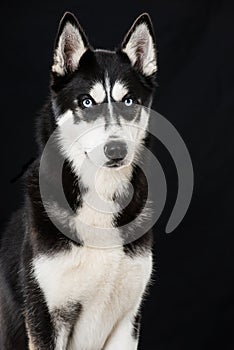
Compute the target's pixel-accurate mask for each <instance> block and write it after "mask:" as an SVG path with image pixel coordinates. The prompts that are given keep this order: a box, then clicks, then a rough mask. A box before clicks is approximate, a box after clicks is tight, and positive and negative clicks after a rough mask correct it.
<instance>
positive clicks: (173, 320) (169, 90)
mask: <svg viewBox="0 0 234 350" xmlns="http://www.w3.org/2000/svg"><path fill="white" fill-rule="evenodd" d="M65 10H70V11H73V12H74V13H75V14H76V15H77V17H78V18H79V20H80V22H81V24H82V25H83V26H84V27H85V30H86V33H87V34H88V36H89V39H90V42H91V43H92V44H93V45H94V46H95V47H99V48H114V47H115V46H116V45H118V44H119V43H120V41H121V40H122V38H123V36H124V34H125V32H126V31H127V30H128V28H129V26H130V25H131V23H132V21H133V20H134V19H135V17H136V16H137V15H139V14H140V13H141V12H143V11H148V12H149V13H150V15H151V17H152V20H153V23H154V26H155V32H156V38H157V49H158V61H159V73H158V79H157V81H158V84H159V86H158V88H157V91H156V98H155V103H154V108H155V109H156V110H157V111H158V112H159V113H161V114H162V115H163V116H165V117H166V118H167V119H168V120H169V121H170V122H172V123H173V125H174V126H175V127H176V128H177V130H178V131H179V133H180V134H181V136H182V137H183V139H184V141H185V143H186V145H187V147H188V149H189V151H190V154H191V158H192V161H193V166H194V173H195V189H194V195H193V200H192V203H191V206H190V208H189V211H188V213H187V215H186V217H185V218H184V220H183V222H182V223H181V224H180V226H179V227H178V228H177V229H176V230H175V231H174V232H173V233H171V234H169V235H166V234H165V233H164V231H163V230H164V228H165V224H166V222H167V220H168V217H169V215H170V211H171V209H172V206H173V203H174V200H175V195H176V190H177V181H176V171H175V168H174V165H173V162H172V160H171V158H170V156H169V155H168V154H167V152H166V151H165V149H164V147H163V146H162V145H160V144H157V143H156V147H155V148H156V155H158V157H159V159H160V161H161V162H162V164H163V168H164V171H165V174H166V177H167V181H168V201H167V205H166V208H165V210H164V212H163V215H162V217H161V219H160V220H159V222H158V224H157V225H156V227H155V274H154V284H153V286H152V287H151V290H150V294H149V296H148V298H147V299H146V301H145V303H144V309H143V326H142V336H141V347H142V349H146V350H154V349H157V350H167V349H168V350H169V349H170V350H176V349H178V350H188V349H189V350H192V349H196V350H198V349H214V348H219V349H234V294H233V293H234V258H233V257H234V229H233V226H234V225H233V216H234V213H233V197H234V186H233V178H234V169H233V161H234V135H233V125H234V124H233V122H232V121H233V118H234V11H233V5H232V1H221V0H220V1H200V0H196V1H191V0H190V1H188V0H187V1H185V0H184V1H182V0H181V1H178V0H174V1H172V0H171V1H169V0H157V1H153V0H145V1H140V0H134V1H127V0H126V1H116V2H111V1H108V2H104V1H93V2H90V1H83V0H80V1H78V0H76V1H66V2H65V1H64V2H62V1H58V0H57V1H47V2H34V4H32V3H31V2H28V3H27V2H26V1H24V2H22V3H21V2H17V3H13V2H12V1H9V2H5V3H4V4H3V3H2V4H1V19H0V25H1V31H0V34H1V40H0V46H1V54H0V57H1V66H0V76H1V133H0V135H1V137H0V142H1V145H0V150H1V173H0V174H1V182H0V194H1V202H0V205H1V208H0V213H1V214H0V215H1V223H3V222H4V221H5V220H6V219H7V218H8V217H9V215H10V213H11V212H12V211H13V210H14V209H16V208H18V207H19V205H20V203H21V202H22V198H23V196H22V184H21V182H20V181H19V180H18V181H14V179H15V177H17V176H18V175H19V174H20V173H21V172H22V170H23V166H25V165H26V164H27V163H28V162H29V161H30V160H31V159H32V158H34V157H36V154H37V153H36V152H37V148H36V144H35V129H34V125H35V118H36V113H37V112H38V111H39V109H40V107H41V106H42V104H43V103H44V101H45V99H46V97H47V93H48V85H49V66H50V63H51V57H52V47H53V41H54V37H55V34H56V30H57V25H58V21H59V19H60V17H61V16H62V14H63V12H64V11H65Z"/></svg>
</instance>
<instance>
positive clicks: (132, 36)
mask: <svg viewBox="0 0 234 350" xmlns="http://www.w3.org/2000/svg"><path fill="white" fill-rule="evenodd" d="M121 50H122V51H123V52H124V53H126V54H127V55H128V58H129V59H130V61H131V63H132V66H134V67H135V68H136V69H137V70H139V71H140V72H141V73H143V74H144V75H145V76H151V75H152V74H154V73H155V72H156V71H157V61H156V50H155V39H154V30H153V26H152V22H151V19H150V16H149V15H148V14H147V13H143V14H142V15H141V16H140V17H138V18H137V19H136V21H135V22H134V23H133V25H132V27H131V29H130V30H129V32H128V33H127V35H126V36H125V38H124V41H123V43H122V47H121Z"/></svg>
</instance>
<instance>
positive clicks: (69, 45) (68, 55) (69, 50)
mask: <svg viewBox="0 0 234 350" xmlns="http://www.w3.org/2000/svg"><path fill="white" fill-rule="evenodd" d="M73 53H74V46H73V42H72V40H71V38H70V37H69V36H68V40H67V42H66V44H65V47H64V55H65V63H66V66H67V67H68V68H69V69H71V70H72V69H73V59H72V55H73Z"/></svg>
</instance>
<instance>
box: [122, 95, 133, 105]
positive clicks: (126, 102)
mask: <svg viewBox="0 0 234 350" xmlns="http://www.w3.org/2000/svg"><path fill="white" fill-rule="evenodd" d="M124 103H125V106H127V107H130V106H131V105H132V104H133V99H132V98H130V97H128V98H125V100H124Z"/></svg>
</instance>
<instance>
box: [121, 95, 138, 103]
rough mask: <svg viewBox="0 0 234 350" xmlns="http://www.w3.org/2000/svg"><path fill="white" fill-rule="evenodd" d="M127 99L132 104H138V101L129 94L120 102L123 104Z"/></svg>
mask: <svg viewBox="0 0 234 350" xmlns="http://www.w3.org/2000/svg"><path fill="white" fill-rule="evenodd" d="M128 99H129V100H130V99H131V100H132V103H133V104H139V101H138V100H137V99H136V98H135V97H134V96H132V95H129V94H128V95H126V96H124V97H123V99H122V102H123V103H124V102H125V101H126V100H128Z"/></svg>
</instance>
